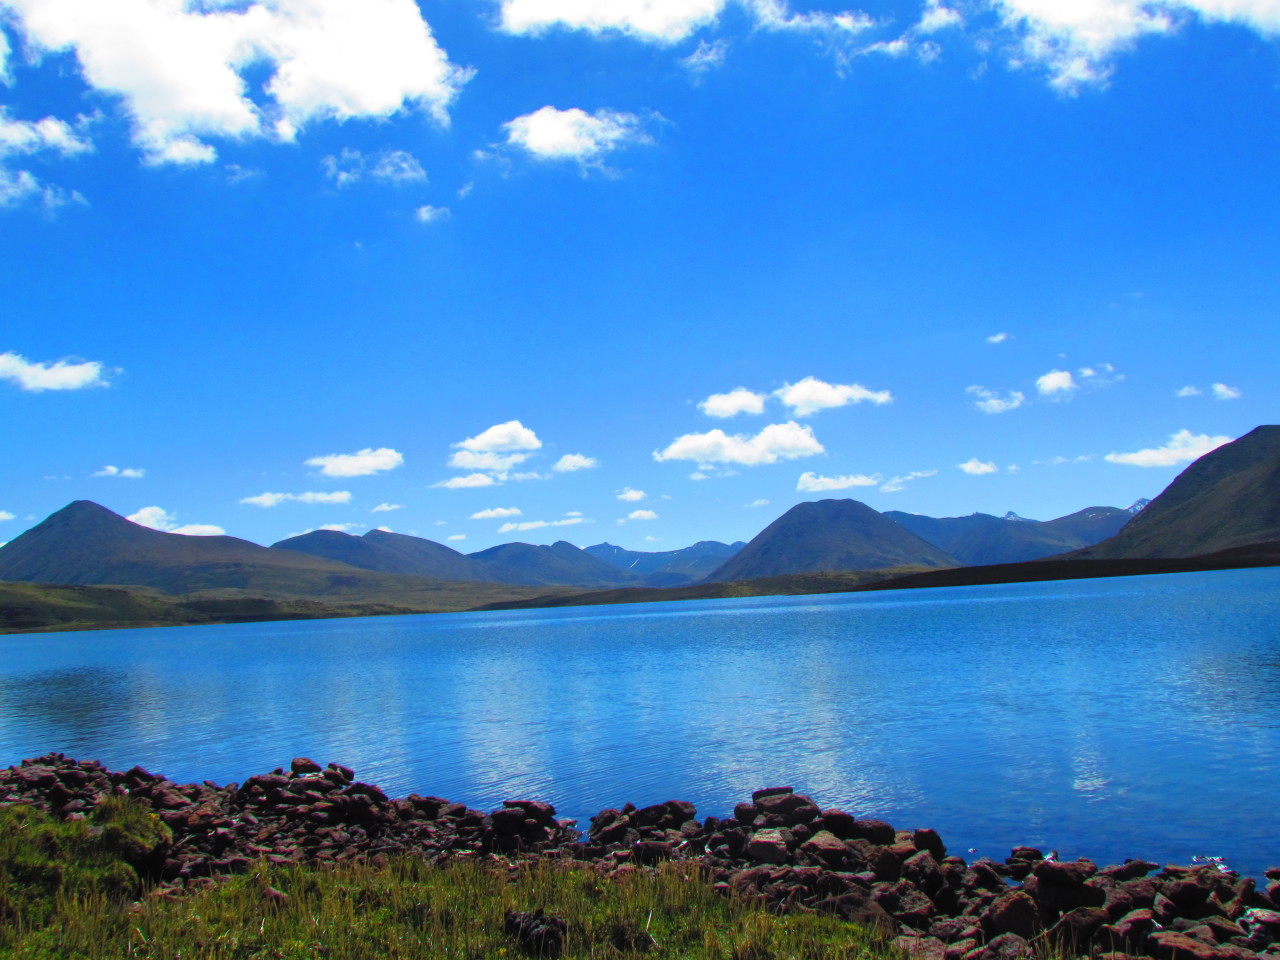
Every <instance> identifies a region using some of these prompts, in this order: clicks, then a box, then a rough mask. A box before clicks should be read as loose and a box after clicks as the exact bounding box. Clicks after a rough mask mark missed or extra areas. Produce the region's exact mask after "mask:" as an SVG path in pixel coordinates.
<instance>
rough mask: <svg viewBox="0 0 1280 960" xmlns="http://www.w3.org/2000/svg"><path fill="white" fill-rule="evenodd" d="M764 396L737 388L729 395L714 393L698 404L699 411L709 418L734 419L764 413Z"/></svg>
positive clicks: (743, 388) (744, 388)
mask: <svg viewBox="0 0 1280 960" xmlns="http://www.w3.org/2000/svg"><path fill="white" fill-rule="evenodd" d="M764 399H765V397H764V394H763V393H755V392H753V391H751V390H748V389H747V388H746V387H737V388H735V389H733V390H730V391H729V392H728V393H713V394H712V395H711V396H709V397H707V399H705V400H703V401H702V402H701V403H700V404H698V409H699V410H701V411H702V412H703V413H705V414H706V415H707V416H709V417H719V418H721V419H724V418H725V417H733V416H736V415H737V414H739V413H764Z"/></svg>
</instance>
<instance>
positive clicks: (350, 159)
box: [320, 148, 427, 187]
mask: <svg viewBox="0 0 1280 960" xmlns="http://www.w3.org/2000/svg"><path fill="white" fill-rule="evenodd" d="M320 162H321V164H322V165H323V166H324V170H325V175H326V176H328V177H329V179H330V180H332V181H333V182H334V183H335V184H337V185H338V186H339V187H345V186H349V185H350V184H353V183H358V182H360V181H361V180H365V179H372V180H382V181H385V182H387V183H392V184H403V183H423V182H425V181H426V179H427V171H425V170H423V169H422V164H421V163H419V162H418V158H417V157H415V156H414V155H413V154H412V153H410V152H409V151H407V150H383V151H382V152H381V153H379V154H377V155H376V156H374V157H366V156H365V155H364V154H363V153H361V152H360V151H359V150H353V149H350V148H344V149H343V150H342V152H341V153H339V154H337V155H336V156H335V155H332V154H331V155H329V156H327V157H325V158H324V159H323V160H321V161H320Z"/></svg>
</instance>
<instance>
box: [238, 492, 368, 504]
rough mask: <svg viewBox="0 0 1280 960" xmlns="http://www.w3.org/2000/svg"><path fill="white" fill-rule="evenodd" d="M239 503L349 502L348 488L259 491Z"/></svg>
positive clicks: (349, 493)
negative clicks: (329, 490) (323, 491)
mask: <svg viewBox="0 0 1280 960" xmlns="http://www.w3.org/2000/svg"><path fill="white" fill-rule="evenodd" d="M240 502H241V503H249V504H252V505H253V506H255V507H278V506H279V505H280V504H282V503H286V502H287V503H350V502H351V492H350V491H349V490H335V491H333V492H332V493H312V492H310V491H309V492H307V493H260V494H258V495H257V496H256V497H245V498H243V499H242V500H241V501H240Z"/></svg>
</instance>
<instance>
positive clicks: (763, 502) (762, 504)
mask: <svg viewBox="0 0 1280 960" xmlns="http://www.w3.org/2000/svg"><path fill="white" fill-rule="evenodd" d="M768 505H769V501H768V500H766V499H764V498H763V497H761V498H760V499H759V500H752V501H751V502H750V503H748V504H747V506H748V507H767V506H768Z"/></svg>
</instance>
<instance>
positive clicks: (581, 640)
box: [0, 568, 1280, 876]
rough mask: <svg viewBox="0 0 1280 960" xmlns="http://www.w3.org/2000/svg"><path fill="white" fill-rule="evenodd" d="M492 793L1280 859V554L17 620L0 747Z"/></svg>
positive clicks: (994, 850) (1173, 858)
mask: <svg viewBox="0 0 1280 960" xmlns="http://www.w3.org/2000/svg"><path fill="white" fill-rule="evenodd" d="M51 750H57V751H61V752H64V753H67V754H68V755H70V756H73V757H77V758H93V759H100V760H102V761H103V762H104V763H106V764H107V765H108V766H110V767H112V768H115V769H123V768H127V767H129V766H131V765H133V764H135V763H139V764H141V765H143V766H144V767H146V768H148V769H149V770H151V771H152V772H159V773H164V774H165V775H167V776H168V777H170V778H171V779H174V780H177V781H179V782H189V781H199V780H205V779H212V780H216V781H218V782H219V783H224V782H227V781H231V780H235V781H242V780H244V779H245V778H246V777H247V776H248V775H250V774H252V773H259V772H265V771H267V770H269V769H271V768H273V767H276V766H279V765H285V766H287V765H288V762H289V760H290V758H292V757H294V756H298V755H306V756H310V757H312V758H314V759H316V760H318V761H320V762H322V763H324V762H328V761H337V762H340V763H343V764H346V765H349V766H352V767H354V768H355V770H356V774H357V776H358V777H359V778H361V779H364V780H367V781H369V782H372V783H376V784H378V785H380V786H382V787H383V788H384V789H386V790H387V792H388V793H390V794H393V795H404V794H406V793H408V792H411V791H416V792H419V793H423V794H432V795H437V796H443V797H447V798H449V799H450V800H456V801H460V802H463V803H466V804H468V805H469V806H473V807H478V808H482V809H485V810H488V809H492V808H493V807H495V806H497V805H498V804H499V803H500V801H502V800H504V799H512V798H535V799H542V800H549V801H551V802H552V803H554V804H555V805H556V807H557V808H558V810H559V812H560V815H562V816H571V817H577V818H580V819H581V821H582V822H581V826H582V827H583V828H585V826H586V818H587V817H588V816H590V815H591V814H593V813H595V812H597V811H598V810H600V809H601V808H603V807H607V806H620V805H621V804H622V803H624V802H626V801H632V802H634V803H636V804H641V805H643V804H646V803H652V802H658V801H662V800H668V799H682V800H690V801H692V802H694V803H695V804H696V805H697V807H698V811H699V817H703V816H706V815H708V814H715V815H718V816H725V815H728V814H730V813H731V812H732V809H733V805H734V803H736V802H738V801H740V800H743V799H747V798H748V797H749V794H750V792H751V791H752V790H754V789H757V788H760V787H764V786H773V785H779V784H789V785H791V786H794V787H795V788H796V789H797V791H800V792H804V793H807V794H809V795H811V796H812V797H813V798H814V799H815V800H816V801H817V802H818V803H819V805H821V806H823V807H828V806H836V807H841V808H844V809H848V810H852V811H854V812H856V813H857V814H858V815H860V816H868V817H876V818H880V819H885V820H888V821H889V822H891V823H893V824H894V825H895V826H897V827H898V828H899V829H904V828H913V827H918V826H931V827H935V828H937V829H938V830H939V832H941V834H942V837H943V839H944V840H945V841H946V842H947V844H948V845H949V847H950V848H951V850H952V851H953V852H957V853H960V854H961V855H962V856H965V857H966V858H968V859H972V858H974V857H977V856H984V855H985V856H990V857H993V858H997V859H1003V858H1004V857H1005V856H1007V855H1008V852H1009V850H1010V848H1011V847H1013V846H1015V845H1018V844H1030V845H1033V846H1039V847H1042V848H1043V849H1045V850H1048V849H1051V848H1053V849H1058V850H1059V851H1060V852H1061V855H1062V856H1064V857H1069V858H1074V857H1076V856H1078V855H1084V856H1090V857H1093V858H1095V859H1097V860H1099V861H1104V862H1108V863H1112V862H1119V861H1120V860H1122V859H1124V858H1125V857H1139V856H1141V857H1146V858H1149V859H1153V860H1159V861H1161V862H1181V863H1185V862H1188V861H1189V860H1190V859H1191V858H1192V857H1193V856H1196V855H1202V856H1222V857H1225V858H1226V861H1227V863H1228V864H1229V865H1230V866H1231V867H1233V868H1235V869H1237V870H1239V871H1240V872H1242V873H1246V874H1250V875H1255V876H1256V875H1260V874H1261V871H1262V870H1263V869H1264V868H1265V867H1268V866H1272V865H1275V864H1277V863H1280V831H1277V829H1276V826H1275V809H1276V802H1277V793H1278V791H1277V787H1278V786H1280V569H1276V568H1268V569H1260V570H1242V571H1216V572H1211V573H1190V574H1173V575H1165V576H1152V577H1126V578H1117V579H1109V580H1080V581H1064V582H1057V583H1028V584H1006V585H996V586H980V587H955V588H943V589H934V590H913V591H886V592H881V593H864V594H837V595H826V596H808V597H761V598H749V599H739V600H715V601H692V602H682V603H653V604H634V605H618V606H608V607H578V608H566V609H558V610H527V611H508V612H500V613H467V614H447V615H444V614H442V615H419V616H404V617H383V618H369V619H346V620H323V621H303V622H298V621H294V622H284V623H266V624H241V625H229V626H202V627H177V628H165V629H149V630H115V631H98V632H83V633H62V634H42V635H23V636H9V637H0V765H3V764H9V763H16V762H18V761H19V760H20V759H22V758H24V757H29V756H35V755H38V754H41V753H46V752H48V751H51Z"/></svg>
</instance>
